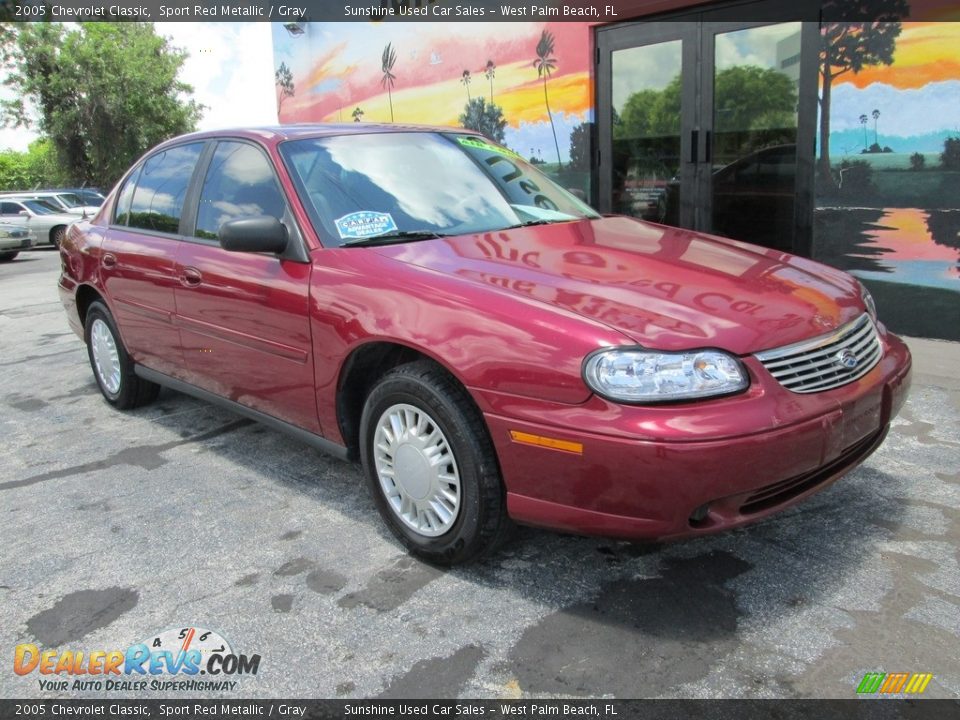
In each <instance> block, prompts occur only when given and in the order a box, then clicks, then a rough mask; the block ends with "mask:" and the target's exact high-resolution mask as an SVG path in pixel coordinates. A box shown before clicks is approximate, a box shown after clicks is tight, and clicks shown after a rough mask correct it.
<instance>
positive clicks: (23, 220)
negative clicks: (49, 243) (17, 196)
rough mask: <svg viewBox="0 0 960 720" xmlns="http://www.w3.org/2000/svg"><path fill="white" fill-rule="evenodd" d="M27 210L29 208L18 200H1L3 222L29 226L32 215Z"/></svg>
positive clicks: (0, 214) (0, 211)
mask: <svg viewBox="0 0 960 720" xmlns="http://www.w3.org/2000/svg"><path fill="white" fill-rule="evenodd" d="M26 211H27V209H26V208H25V207H24V206H23V205H21V204H20V203H18V202H14V201H12V200H4V201H3V202H0V220H2V221H3V222H6V223H10V224H12V225H21V226H22V227H29V225H30V217H29V216H28V215H27V214H25V213H26ZM38 242H39V240H38Z"/></svg>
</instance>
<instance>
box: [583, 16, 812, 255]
mask: <svg viewBox="0 0 960 720" xmlns="http://www.w3.org/2000/svg"><path fill="white" fill-rule="evenodd" d="M705 17H706V16H704V15H701V16H699V19H697V20H691V21H689V22H688V21H675V22H660V23H632V24H629V25H624V26H616V27H611V28H604V29H602V30H600V31H598V33H597V44H598V49H599V72H598V108H599V110H598V138H599V142H600V162H599V178H598V179H599V182H598V189H599V205H600V210H602V211H604V212H615V213H622V214H627V215H633V216H635V217H640V218H644V219H647V220H653V221H655V222H663V223H665V224H668V225H677V226H680V227H687V228H691V229H695V230H702V231H704V232H711V233H714V234H718V235H725V236H728V237H734V238H737V239H740V240H746V241H748V242H752V243H756V244H758V245H764V246H766V247H770V248H776V249H780V250H788V251H789V250H792V249H793V247H794V239H795V234H796V231H795V227H796V223H795V215H796V207H795V197H796V168H797V127H798V125H797V119H798V107H799V103H798V85H799V78H800V66H801V63H800V54H801V53H800V47H801V23H799V22H796V23H779V24H767V25H762V24H752V25H745V24H742V23H741V24H733V23H722V22H709V21H707V20H705V19H704V18H705Z"/></svg>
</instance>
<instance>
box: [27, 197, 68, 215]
mask: <svg viewBox="0 0 960 720" xmlns="http://www.w3.org/2000/svg"><path fill="white" fill-rule="evenodd" d="M23 204H24V205H26V206H27V207H28V208H30V209H31V210H33V211H34V212H35V213H36V214H37V215H52V214H55V213H59V212H60V208H58V207H56V206H55V205H51V204H50V203H48V202H47V201H46V200H24V201H23Z"/></svg>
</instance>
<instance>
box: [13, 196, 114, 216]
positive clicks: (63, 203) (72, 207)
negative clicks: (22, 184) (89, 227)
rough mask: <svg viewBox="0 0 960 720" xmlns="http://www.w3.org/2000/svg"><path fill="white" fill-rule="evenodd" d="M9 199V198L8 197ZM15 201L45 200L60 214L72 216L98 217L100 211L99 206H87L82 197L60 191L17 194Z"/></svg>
mask: <svg viewBox="0 0 960 720" xmlns="http://www.w3.org/2000/svg"><path fill="white" fill-rule="evenodd" d="M8 197H9V196H8ZM12 197H13V198H14V199H15V200H26V199H29V200H43V201H44V202H46V203H48V204H49V205H52V206H53V207H55V208H56V209H57V210H58V211H59V212H65V213H70V214H71V215H80V216H83V217H89V216H91V215H96V214H97V211H98V210H99V209H100V206H99V205H89V204H85V203H84V202H83V200H81V199H80V196H79V195H77V194H76V193H72V192H64V191H60V190H38V191H35V192H24V193H17V194H16V195H14V196H12Z"/></svg>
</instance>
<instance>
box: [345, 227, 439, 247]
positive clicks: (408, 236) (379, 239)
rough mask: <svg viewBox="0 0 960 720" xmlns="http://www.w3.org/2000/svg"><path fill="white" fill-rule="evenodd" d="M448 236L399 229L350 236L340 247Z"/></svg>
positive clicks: (424, 231) (426, 231)
mask: <svg viewBox="0 0 960 720" xmlns="http://www.w3.org/2000/svg"><path fill="white" fill-rule="evenodd" d="M442 237H448V236H447V235H444V234H442V233H438V232H434V231H433V230H399V231H398V232H391V233H384V234H383V235H372V236H370V237H364V238H352V239H350V240H347V241H346V242H344V243H343V244H341V245H340V247H369V246H371V245H389V244H390V243H396V242H407V241H410V240H435V239H436V238H442Z"/></svg>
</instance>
